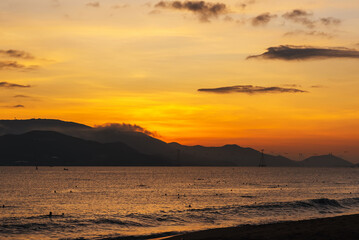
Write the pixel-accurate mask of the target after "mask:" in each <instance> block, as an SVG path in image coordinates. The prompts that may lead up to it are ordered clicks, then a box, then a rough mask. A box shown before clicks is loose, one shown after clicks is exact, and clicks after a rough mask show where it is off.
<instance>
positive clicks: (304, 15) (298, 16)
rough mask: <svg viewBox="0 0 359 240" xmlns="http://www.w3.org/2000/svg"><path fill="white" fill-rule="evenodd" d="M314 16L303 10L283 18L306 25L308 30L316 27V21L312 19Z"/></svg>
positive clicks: (290, 13) (287, 14)
mask: <svg viewBox="0 0 359 240" xmlns="http://www.w3.org/2000/svg"><path fill="white" fill-rule="evenodd" d="M312 15H313V14H312V13H310V12H307V11H305V10H301V9H294V10H292V11H291V12H287V13H285V14H283V15H282V17H283V18H285V19H287V20H290V21H293V22H296V23H301V24H303V25H305V26H306V27H308V28H313V27H314V26H315V21H314V20H312V19H311V16H312Z"/></svg>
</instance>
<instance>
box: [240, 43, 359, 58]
mask: <svg viewBox="0 0 359 240" xmlns="http://www.w3.org/2000/svg"><path fill="white" fill-rule="evenodd" d="M251 58H263V59H280V60H287V61H290V60H307V59H325V58H359V51H357V50H355V49H349V48H343V47H341V48H316V47H308V46H290V45H281V46H278V47H270V48H267V51H266V52H264V53H262V54H260V55H253V56H248V57H247V59H251Z"/></svg>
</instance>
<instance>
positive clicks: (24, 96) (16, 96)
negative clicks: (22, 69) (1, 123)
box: [13, 86, 30, 98]
mask: <svg viewBox="0 0 359 240" xmlns="http://www.w3.org/2000/svg"><path fill="white" fill-rule="evenodd" d="M29 87H30V86H29ZM13 97H14V98H30V96H27V95H21V94H20V95H15V96H13Z"/></svg>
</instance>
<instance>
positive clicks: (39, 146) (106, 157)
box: [0, 131, 168, 166]
mask: <svg viewBox="0 0 359 240" xmlns="http://www.w3.org/2000/svg"><path fill="white" fill-rule="evenodd" d="M0 165H31V166H33V165H39V166H41V165H53V166H59V165H60V166H63V165H74V166H132V165H136V166H137V165H141V166H142V165H144V166H150V165H168V163H166V162H165V161H163V160H161V158H159V157H154V156H150V155H146V154H142V153H139V152H138V151H136V150H134V149H132V148H130V147H128V146H127V145H125V144H124V143H119V142H116V143H107V144H102V143H98V142H94V141H88V140H83V139H80V138H75V137H71V136H67V135H64V134H61V133H58V132H52V131H31V132H28V133H24V134H21V135H11V134H8V135H3V136H0Z"/></svg>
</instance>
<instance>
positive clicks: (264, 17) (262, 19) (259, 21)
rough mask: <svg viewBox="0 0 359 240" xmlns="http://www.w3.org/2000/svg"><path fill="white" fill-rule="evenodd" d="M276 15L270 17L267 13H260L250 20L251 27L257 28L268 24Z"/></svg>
mask: <svg viewBox="0 0 359 240" xmlns="http://www.w3.org/2000/svg"><path fill="white" fill-rule="evenodd" d="M276 17H277V15H274V14H273V15H272V14H270V13H269V12H267V13H262V14H260V15H258V16H257V17H255V18H253V19H252V25H253V26H259V25H266V24H267V23H269V22H270V21H271V20H272V19H273V18H276Z"/></svg>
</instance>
